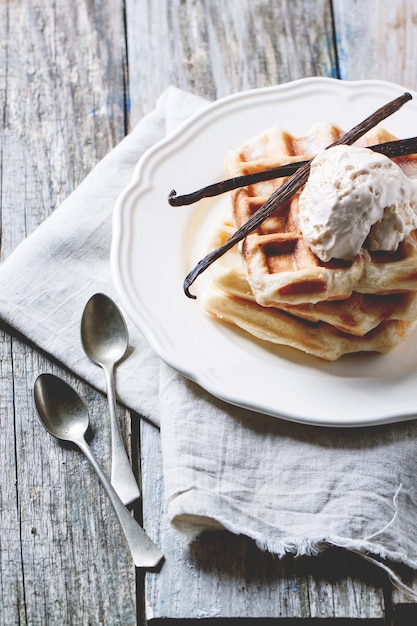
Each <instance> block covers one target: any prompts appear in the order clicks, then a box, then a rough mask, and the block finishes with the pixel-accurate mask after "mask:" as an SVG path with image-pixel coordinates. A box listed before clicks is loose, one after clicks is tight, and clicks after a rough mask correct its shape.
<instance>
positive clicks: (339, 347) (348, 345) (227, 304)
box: [202, 286, 416, 361]
mask: <svg viewBox="0 0 417 626" xmlns="http://www.w3.org/2000/svg"><path fill="white" fill-rule="evenodd" d="M202 305H203V308H204V309H205V311H206V312H207V313H210V314H211V315H214V316H216V317H218V318H219V319H220V320H221V321H222V322H228V323H231V324H234V325H236V326H238V327H240V328H242V329H243V330H245V331H247V332H249V333H250V334H251V335H253V336H254V337H258V338H259V339H262V340H264V341H268V342H272V343H275V344H280V345H283V346H289V347H292V348H297V349H298V350H302V351H303V352H306V353H308V354H312V355H314V356H317V357H320V358H321V359H325V360H327V361H334V360H336V359H338V358H339V357H341V356H342V355H345V354H350V353H354V352H370V351H371V352H389V351H390V350H392V349H393V348H394V347H395V346H396V345H397V344H399V343H400V342H401V341H403V340H404V339H405V338H406V337H407V336H408V335H409V334H410V333H411V331H412V330H413V328H414V326H415V324H416V322H402V321H397V320H391V321H387V322H382V324H380V325H379V326H378V327H377V328H375V329H374V330H372V331H370V332H369V333H367V334H366V335H365V336H363V337H355V336H354V335H349V334H347V333H343V332H341V331H338V330H337V329H336V328H334V327H333V326H330V325H329V324H326V323H325V322H317V323H312V322H308V321H306V320H302V319H300V318H297V317H293V316H292V315H289V314H288V313H285V312H284V311H280V310H279V309H276V308H273V307H263V306H260V305H259V304H256V302H251V301H249V300H247V299H243V298H238V297H236V296H231V295H229V294H227V293H225V292H224V291H221V290H220V289H217V288H216V287H214V286H210V287H209V288H208V289H207V290H206V291H205V292H204V293H203V295H202Z"/></svg>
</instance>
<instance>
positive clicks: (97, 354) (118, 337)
mask: <svg viewBox="0 0 417 626" xmlns="http://www.w3.org/2000/svg"><path fill="white" fill-rule="evenodd" d="M81 341H82V344H83V348H84V351H85V353H86V355H87V356H88V357H89V358H90V359H91V360H92V361H93V363H95V364H96V365H99V366H100V367H101V368H102V369H103V371H104V374H105V377H106V386H107V398H108V403H109V411H110V428H111V477H110V478H111V484H112V485H113V487H114V488H115V490H116V491H117V493H118V494H119V496H120V498H121V500H122V502H124V504H129V503H131V502H133V501H134V500H136V499H137V498H139V496H140V492H139V487H138V484H137V482H136V479H135V476H134V474H133V471H132V468H131V466H130V463H129V459H128V457H127V454H126V450H125V447H124V444H123V441H122V437H121V435H120V430H119V425H118V421H117V415H116V392H115V384H114V366H115V365H116V363H118V362H119V361H120V360H121V359H122V358H123V356H124V355H125V353H126V350H127V347H128V343H129V337H128V332H127V328H126V323H125V321H124V319H123V316H122V314H121V312H120V311H119V309H118V307H117V306H116V304H115V303H114V302H113V300H112V299H111V298H109V297H108V296H106V295H104V294H103V293H96V294H94V295H93V296H91V298H90V299H89V300H88V302H87V304H86V305H85V308H84V312H83V315H82V320H81Z"/></svg>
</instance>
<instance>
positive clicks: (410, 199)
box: [299, 145, 417, 261]
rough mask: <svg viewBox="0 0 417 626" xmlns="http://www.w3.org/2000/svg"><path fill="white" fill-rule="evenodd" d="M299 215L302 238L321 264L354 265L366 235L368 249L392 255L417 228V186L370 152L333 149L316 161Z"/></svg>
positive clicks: (395, 165) (363, 149) (388, 162)
mask: <svg viewBox="0 0 417 626" xmlns="http://www.w3.org/2000/svg"><path fill="white" fill-rule="evenodd" d="M299 210H300V213H299V219H300V228H301V232H302V234H303V237H304V238H305V240H306V241H307V243H308V245H309V247H310V248H311V250H312V251H313V253H314V254H315V255H316V256H318V257H319V258H320V259H321V260H322V261H330V259H343V260H347V261H352V260H353V259H354V258H355V256H356V255H357V254H359V252H360V250H361V248H362V246H363V244H364V242H365V239H366V238H367V237H368V236H369V239H368V242H369V248H370V250H372V251H378V250H380V251H389V252H394V251H395V250H396V249H397V248H398V245H399V244H400V243H401V241H403V239H404V238H405V237H406V235H408V234H409V233H410V232H411V231H412V230H414V229H415V228H417V182H415V181H413V180H411V179H410V178H408V177H407V176H406V175H405V174H404V173H403V171H402V170H401V168H400V167H399V166H398V165H397V164H396V163H395V162H394V161H392V160H391V159H389V158H388V157H386V156H384V155H382V154H378V153H377V152H373V151H372V150H370V149H369V148H360V147H353V146H346V145H340V146H334V147H333V148H328V149H327V150H323V151H322V152H320V153H319V154H318V155H317V156H316V157H315V158H314V159H313V161H312V163H311V171H310V176H309V179H308V181H307V183H306V185H305V187H304V189H303V191H302V192H301V194H300V199H299Z"/></svg>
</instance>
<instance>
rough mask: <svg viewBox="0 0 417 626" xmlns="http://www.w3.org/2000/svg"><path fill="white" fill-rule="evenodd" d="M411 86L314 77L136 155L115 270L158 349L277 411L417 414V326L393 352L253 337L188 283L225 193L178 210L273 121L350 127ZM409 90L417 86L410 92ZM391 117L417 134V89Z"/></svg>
mask: <svg viewBox="0 0 417 626" xmlns="http://www.w3.org/2000/svg"><path fill="white" fill-rule="evenodd" d="M404 91H405V89H404V88H403V87H401V86H399V85H394V84H391V83H386V82H380V81H359V82H344V81H338V80H334V79H328V78H308V79H302V80H298V81H294V82H292V83H287V84H285V85H280V86H278V87H273V88H265V89H258V90H253V91H248V92H243V93H239V94H236V95H234V96H231V97H227V98H224V99H222V100H218V101H217V102H216V103H214V104H212V105H209V106H208V107H207V108H205V109H204V110H203V111H202V112H201V113H199V114H197V115H194V116H193V117H192V118H191V119H189V120H188V121H187V122H186V123H185V124H184V125H182V126H181V128H179V129H178V130H177V131H176V132H175V133H174V134H171V135H170V136H169V137H168V138H166V139H165V140H163V141H161V142H160V143H158V144H157V145H155V146H154V147H153V148H152V149H151V150H150V151H149V152H147V153H146V154H145V155H144V157H143V158H142V159H141V160H140V162H139V163H138V166H137V168H136V171H135V174H134V177H133V180H132V182H131V184H130V185H129V187H128V188H127V189H126V190H125V191H124V193H123V194H122V195H121V197H120V198H119V200H118V202H117V204H116V207H115V212H114V232H113V245H112V254H111V265H112V272H113V279H114V282H115V286H116V289H117V291H118V293H119V295H120V298H121V300H122V303H123V305H124V307H125V308H126V311H127V313H128V315H129V316H130V317H131V319H132V321H133V322H134V323H135V324H136V326H137V327H138V328H139V329H140V330H141V331H142V332H143V333H144V334H145V336H146V337H147V339H148V340H149V342H150V343H151V345H152V346H153V348H154V349H155V350H156V352H157V353H158V354H159V355H160V356H161V358H162V359H164V360H165V361H166V362H167V363H168V364H170V365H171V366H172V367H174V368H175V369H177V370H178V371H180V372H181V373H183V374H184V375H185V376H187V377H189V378H191V379H193V380H195V381H196V382H197V383H199V384H200V385H201V386H202V387H203V388H205V389H206V390H207V391H209V392H210V393H212V394H213V395H215V396H217V397H219V398H221V399H223V400H225V401H227V402H230V403H232V404H236V405H239V406H243V407H246V408H250V409H254V410H255V411H260V412H263V413H267V414H269V415H272V416H276V417H283V418H286V419H290V420H294V421H299V422H304V423H310V424H319V425H328V426H363V425H372V424H380V423H384V422H393V421H398V420H402V419H406V418H411V417H414V416H415V415H417V334H416V333H414V335H413V336H412V337H411V338H409V339H408V340H407V341H406V342H404V343H403V344H402V345H400V346H398V347H397V348H396V349H395V350H393V351H392V352H391V353H390V354H388V355H373V354H372V355H365V354H362V355H355V356H353V355H351V356H346V357H343V358H341V359H340V360H339V361H336V362H334V363H326V362H323V361H321V360H320V359H318V358H315V357H310V356H308V355H304V354H302V353H301V352H298V351H296V350H293V349H289V348H282V347H275V346H270V345H268V344H266V343H262V342H260V341H256V340H254V339H253V338H251V337H249V336H248V335H246V334H245V333H244V332H240V331H239V330H236V329H234V328H232V327H229V326H226V325H223V324H221V323H219V322H217V321H216V320H213V319H211V318H210V317H208V316H207V315H206V314H204V313H203V312H202V311H201V309H200V306H199V301H198V294H199V292H200V293H201V289H202V288H203V287H204V285H205V284H206V281H207V280H208V276H206V274H207V273H205V274H202V275H201V276H200V277H199V278H198V279H197V281H196V283H195V284H194V285H193V286H192V288H191V290H192V291H193V292H194V293H195V294H196V295H197V300H190V299H189V298H187V297H186V296H185V295H184V292H183V280H184V278H185V276H186V275H187V274H188V272H189V271H190V269H191V268H192V267H193V266H194V265H195V264H196V262H197V261H198V260H200V259H201V258H202V257H203V256H204V255H205V243H206V242H205V239H206V237H207V229H208V228H210V226H211V224H212V223H213V221H214V220H215V219H216V217H217V216H218V214H219V211H221V210H222V209H223V207H224V203H225V202H227V197H224V196H220V197H218V198H212V199H205V200H202V201H200V202H199V203H197V204H195V205H191V206H188V207H178V208H173V207H170V206H169V204H168V201H167V197H168V194H169V192H170V191H171V190H172V189H176V191H177V193H178V194H179V195H180V194H184V193H189V192H191V191H193V190H195V189H197V188H199V187H203V186H205V185H208V184H210V183H213V182H216V181H218V180H221V179H222V178H223V155H224V153H225V152H226V150H229V149H233V148H236V147H238V146H239V145H240V144H241V143H242V142H243V141H245V140H246V139H247V138H250V137H251V136H253V135H255V134H257V133H258V132H260V131H262V130H264V129H265V128H268V127H269V126H280V127H282V128H285V129H287V130H289V131H290V132H291V133H294V134H295V135H297V134H303V133H305V132H307V131H308V129H309V127H310V126H311V125H312V124H313V123H315V122H319V121H322V120H328V121H331V122H334V123H336V124H338V125H339V126H341V127H342V128H343V129H345V130H349V129H350V128H351V127H352V126H354V125H355V124H357V123H358V122H360V121H361V120H363V119H364V118H365V117H367V116H368V115H369V114H371V113H372V112H373V111H374V110H375V109H377V108H378V107H379V106H381V105H382V104H385V103H386V102H388V101H389V100H391V99H393V98H395V97H397V96H399V95H400V94H401V93H403V92H404ZM411 93H412V92H411ZM412 95H413V100H411V101H410V102H409V103H407V104H406V105H405V106H404V107H403V108H402V109H401V110H400V111H399V112H397V113H395V114H394V115H393V116H392V117H391V118H389V119H387V120H386V121H385V122H384V123H383V126H384V127H385V128H387V129H388V130H390V131H392V132H393V133H394V134H395V135H397V136H398V137H404V138H405V137H411V136H413V135H417V94H415V93H412Z"/></svg>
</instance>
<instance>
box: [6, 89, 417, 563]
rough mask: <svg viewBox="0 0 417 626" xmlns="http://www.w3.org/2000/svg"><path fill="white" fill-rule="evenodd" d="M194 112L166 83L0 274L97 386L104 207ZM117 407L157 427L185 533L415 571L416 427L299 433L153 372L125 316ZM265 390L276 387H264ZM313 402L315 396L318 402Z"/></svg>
mask: <svg viewBox="0 0 417 626" xmlns="http://www.w3.org/2000/svg"><path fill="white" fill-rule="evenodd" d="M203 106H207V103H206V102H205V101H204V100H202V99H200V98H197V97H195V96H192V95H190V94H187V93H184V92H182V91H180V90H178V89H176V88H174V87H171V88H169V89H168V90H167V91H166V92H165V93H164V94H163V95H162V96H161V98H160V99H159V101H158V103H157V106H156V108H155V110H154V112H152V113H151V114H149V115H148V116H146V117H145V118H144V119H143V120H142V121H141V122H140V123H139V124H138V126H137V127H136V128H135V129H134V130H133V132H132V133H131V134H130V135H129V136H128V137H126V138H125V139H124V141H123V142H121V143H120V144H119V146H118V147H117V148H115V149H114V150H113V151H112V152H111V153H110V154H109V155H108V156H107V157H106V158H105V159H103V161H102V162H101V163H100V164H99V165H97V167H96V168H95V169H94V170H93V171H92V172H91V174H90V175H89V176H88V177H87V178H86V180H85V181H84V182H83V183H82V185H80V187H79V188H78V189H77V190H76V191H75V192H74V193H73V194H72V195H71V196H70V197H69V198H68V199H67V200H66V201H65V202H64V203H63V204H62V205H61V206H60V207H59V208H58V209H57V210H56V211H55V212H54V213H53V215H52V216H51V217H49V218H48V219H47V220H46V221H45V222H44V223H43V224H42V225H41V226H40V227H39V228H38V229H37V230H36V231H35V232H34V233H33V234H32V235H31V236H29V237H28V238H27V239H26V240H25V241H24V242H23V243H22V244H20V246H18V248H17V249H16V250H15V251H14V252H13V253H12V254H11V255H10V257H9V258H8V259H7V260H6V261H5V262H4V264H3V265H2V267H1V268H0V316H1V317H2V318H3V320H5V321H6V322H7V323H8V324H10V325H11V326H12V327H14V328H15V329H16V330H17V331H19V332H20V333H22V334H23V335H24V336H25V337H27V338H28V339H29V340H30V341H31V342H33V343H34V344H36V345H37V346H38V347H39V348H41V349H42V350H43V351H45V352H47V353H49V354H50V355H52V356H53V357H54V358H56V359H58V360H59V361H60V362H62V363H63V364H64V365H65V366H67V367H68V368H70V369H71V370H72V371H73V372H74V373H76V374H77V375H79V376H80V377H82V378H84V379H85V380H87V381H88V382H90V383H92V384H93V385H94V386H96V387H97V388H99V389H102V390H104V387H103V376H102V373H101V372H100V370H99V368H97V367H96V366H94V365H92V364H91V363H90V361H89V360H88V359H87V357H86V356H85V355H84V353H83V350H82V347H81V341H80V318H81V313H82V310H83V308H84V305H85V303H86V301H87V300H88V298H89V297H90V296H91V295H92V294H93V293H95V292H97V291H102V292H104V293H107V294H109V295H110V296H112V297H114V298H115V299H116V300H117V297H116V294H115V292H114V289H113V286H112V284H111V276H110V268H109V253H110V243H111V228H112V210H113V206H114V202H115V199H116V197H117V196H118V194H119V193H120V192H121V191H122V189H123V188H124V187H125V186H126V185H127V184H128V183H129V180H130V178H131V175H132V172H133V168H134V166H135V164H136V162H137V160H138V159H139V157H140V156H141V155H142V154H143V153H144V152H145V151H146V150H147V149H148V148H149V147H150V146H151V145H153V144H154V143H155V142H156V141H158V140H159V139H161V138H162V137H164V135H165V133H166V132H167V130H168V131H169V130H170V129H171V128H173V127H174V126H175V125H176V124H178V123H180V122H181V120H184V119H185V118H186V117H187V116H189V115H190V114H191V113H193V112H195V111H196V110H198V109H200V108H201V107H203ZM128 326H129V332H130V344H131V347H132V352H131V354H130V355H129V357H128V358H127V359H126V360H125V361H124V362H123V363H122V364H121V365H120V366H119V368H118V370H117V382H116V388H117V394H118V397H119V399H120V400H121V401H122V402H123V403H124V404H126V405H127V406H128V407H130V408H132V409H133V410H134V411H136V412H138V413H140V414H142V415H143V416H144V417H146V418H147V419H149V420H151V421H152V422H154V423H155V424H157V425H160V427H161V437H162V451H163V462H164V481H165V498H166V515H167V516H168V518H169V521H170V522H171V523H172V524H173V525H174V527H175V528H177V529H179V530H180V531H182V532H185V533H188V534H189V535H190V537H193V536H195V535H196V534H197V533H198V532H200V531H201V530H204V529H212V528H226V529H229V530H230V531H232V532H233V533H239V534H245V535H248V536H249V537H251V538H253V539H254V540H256V542H257V543H258V545H259V546H260V547H261V548H262V549H266V550H269V551H271V552H274V553H276V554H278V555H280V556H282V555H283V554H285V553H287V552H290V553H293V554H315V553H316V552H317V551H319V550H321V549H323V548H324V547H326V546H327V545H336V546H344V547H346V548H347V549H349V550H354V551H357V552H359V553H360V554H362V555H364V556H365V557H368V556H371V557H372V558H376V559H378V561H380V562H382V564H383V566H384V564H388V565H389V561H392V562H402V563H405V564H408V565H409V566H411V567H413V568H417V488H416V486H417V480H416V476H417V454H416V441H417V422H416V421H408V422H405V423H401V424H395V425H388V426H380V427H374V428H363V429H352V430H348V429H331V428H320V427H313V426H303V425H298V424H293V423H290V422H286V421H284V420H280V419H276V418H271V417H268V416H263V415H259V414H255V413H252V412H250V411H247V410H243V409H240V408H236V407H233V406H229V405H227V404H226V403H223V402H221V401H219V400H217V399H216V398H213V397H211V396H210V395H209V394H208V393H206V392H205V391H204V390H202V389H201V388H200V387H198V386H197V385H196V384H195V383H193V382H191V381H189V380H187V379H186V378H184V377H183V376H181V375H180V374H178V373H177V372H175V371H173V370H172V369H171V368H170V367H168V366H167V365H165V364H164V363H163V362H161V361H160V359H159V358H158V357H157V356H156V355H155V354H154V353H153V352H152V350H151V349H150V347H149V345H148V344H147V342H146V340H145V339H144V338H143V337H142V335H141V333H140V332H139V331H138V330H137V329H135V328H134V327H133V326H132V325H131V324H130V323H129V321H128ZM278 384H279V383H278ZM323 401H324V402H325V398H323Z"/></svg>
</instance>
